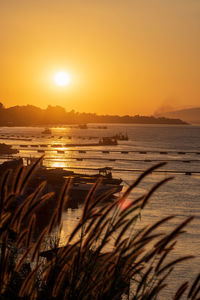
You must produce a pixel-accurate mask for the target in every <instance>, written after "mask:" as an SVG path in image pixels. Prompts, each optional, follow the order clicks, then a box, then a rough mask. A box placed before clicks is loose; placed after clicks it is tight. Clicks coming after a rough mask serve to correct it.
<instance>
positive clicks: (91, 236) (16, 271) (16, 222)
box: [0, 158, 200, 300]
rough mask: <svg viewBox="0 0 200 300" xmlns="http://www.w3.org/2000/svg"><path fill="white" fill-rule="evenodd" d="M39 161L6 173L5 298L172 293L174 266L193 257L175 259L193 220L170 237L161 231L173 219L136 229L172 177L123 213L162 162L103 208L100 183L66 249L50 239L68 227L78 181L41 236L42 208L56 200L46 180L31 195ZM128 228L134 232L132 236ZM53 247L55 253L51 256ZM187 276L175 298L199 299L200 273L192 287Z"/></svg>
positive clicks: (2, 201) (1, 265) (0, 264)
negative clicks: (64, 222) (64, 221)
mask: <svg viewBox="0 0 200 300" xmlns="http://www.w3.org/2000/svg"><path fill="white" fill-rule="evenodd" d="M41 159H42V158H41ZM39 162H40V160H38V161H37V162H36V163H34V164H33V165H31V166H29V167H28V168H25V167H23V166H20V167H19V168H18V169H17V170H15V171H14V172H12V171H9V170H6V171H5V173H4V175H3V176H1V185H0V197H1V198H0V299H1V300H7V299H24V300H25V299H41V300H44V299H69V300H70V299H72V300H75V299H76V300H84V299H88V300H89V299H91V300H92V299H94V300H97V299H98V300H99V299H101V300H106V299H107V300H111V299H113V300H115V299H116V300H118V299H121V296H122V295H123V294H127V296H126V299H132V300H136V299H143V300H147V299H159V296H160V293H161V292H162V290H163V289H165V288H168V289H169V288H170V281H169V282H168V286H167V279H169V278H168V277H169V275H170V273H171V272H172V271H173V269H174V267H176V265H177V264H178V263H182V262H185V261H186V260H188V259H191V258H192V256H185V257H178V258H177V259H175V260H172V261H171V260H170V254H171V252H172V251H173V249H174V247H175V244H176V240H177V238H178V237H179V236H180V235H181V234H183V233H184V230H185V226H186V225H187V224H188V223H189V222H190V221H191V220H192V217H190V218H187V219H186V220H185V221H184V222H182V223H181V224H179V225H177V227H175V228H174V229H173V230H172V231H171V232H166V233H162V234H161V233H160V232H159V228H160V226H161V225H162V224H164V223H167V222H169V221H170V220H171V219H172V218H174V216H169V217H165V218H161V219H160V220H159V221H158V222H157V223H155V224H153V225H149V226H144V227H142V228H141V229H140V230H139V231H134V225H135V223H136V222H137V220H138V218H140V216H141V213H142V210H143V209H144V208H145V206H146V205H147V203H148V201H149V199H150V197H151V196H152V194H153V193H154V192H155V191H156V190H157V189H158V188H159V187H160V186H161V185H163V184H164V183H166V182H167V181H169V180H171V179H172V178H167V179H164V180H162V181H160V182H158V183H157V184H155V185H154V186H153V187H151V188H150V189H149V191H148V192H147V193H145V194H144V195H142V196H140V197H136V198H135V199H134V200H132V202H131V203H130V204H129V205H128V206H126V207H125V208H124V209H123V210H122V209H120V206H121V205H122V204H123V203H124V201H125V200H126V199H127V197H128V196H129V195H130V193H134V190H135V188H136V187H138V185H139V184H140V183H141V181H142V180H143V179H145V178H146V176H148V175H149V174H151V172H152V171H154V170H155V169H157V168H159V167H161V166H162V165H163V163H160V164H157V165H155V166H153V167H151V168H149V169H148V170H147V171H145V172H144V173H143V174H141V175H140V176H139V177H138V178H137V179H136V180H135V181H134V182H133V183H132V184H131V186H130V187H129V188H128V189H127V190H126V191H125V192H124V194H123V195H122V196H121V197H120V198H118V199H116V200H115V201H114V202H112V203H107V204H106V203H103V202H102V204H101V205H100V206H99V203H100V202H101V200H102V199H103V198H104V196H105V195H101V197H99V198H94V194H95V190H96V188H97V187H98V185H99V184H100V182H99V181H97V182H96V183H95V184H94V185H93V187H92V189H91V190H90V192H89V194H88V195H87V198H86V199H85V203H84V206H83V209H82V216H81V218H80V220H79V221H78V224H77V225H76V226H75V228H74V229H73V230H72V232H68V233H67V234H68V237H67V242H66V243H65V245H64V246H63V247H59V235H58V237H57V238H55V239H53V237H52V236H49V235H50V234H52V233H53V231H54V230H55V228H56V226H58V224H61V218H62V212H63V208H64V206H65V205H66V203H67V201H68V200H69V198H68V191H69V189H70V183H71V180H67V181H66V183H65V185H64V186H63V189H62V190H61V193H60V197H59V199H57V205H56V209H54V210H53V211H52V215H51V219H50V222H48V224H46V227H45V228H44V229H43V230H42V232H40V233H39V235H37V237H36V238H35V237H34V236H35V234H34V233H35V230H36V228H35V221H36V214H37V208H38V207H40V206H41V205H44V204H45V202H46V201H47V200H48V199H50V198H51V197H52V194H51V193H43V189H44V188H45V182H42V183H41V184H40V185H39V186H38V187H37V188H36V189H35V190H34V191H33V192H32V193H30V194H27V193H26V190H27V187H28V185H29V182H30V179H31V177H32V174H33V173H34V172H35V171H36V169H37V167H38V165H39ZM10 182H11V184H9V183H10ZM131 229H132V230H131ZM129 230H131V235H130V234H129V235H128V234H127V232H128V231H129ZM113 237H114V238H115V239H114V247H113V248H112V250H109V251H108V250H106V247H107V246H108V244H109V242H110V241H111V240H112V238H113ZM46 244H48V245H49V246H50V248H51V249H50V251H44V246H45V245H46ZM44 257H46V258H47V259H44ZM187 277H188V276H187V274H186V275H185V281H184V282H183V284H182V285H181V286H180V287H179V288H178V289H177V291H176V292H175V291H174V296H173V299H174V300H178V299H181V298H182V296H183V295H185V297H186V299H192V300H195V299H196V300H197V299H199V296H200V295H199V293H200V275H198V276H197V277H196V279H195V280H194V282H193V284H189V282H188V280H187Z"/></svg>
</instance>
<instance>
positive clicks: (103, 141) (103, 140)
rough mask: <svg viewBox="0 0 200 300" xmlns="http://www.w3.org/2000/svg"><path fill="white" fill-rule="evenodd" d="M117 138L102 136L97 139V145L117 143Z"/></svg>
mask: <svg viewBox="0 0 200 300" xmlns="http://www.w3.org/2000/svg"><path fill="white" fill-rule="evenodd" d="M117 144H118V143H117V140H116V138H114V137H102V138H100V140H99V145H102V146H107V145H117Z"/></svg>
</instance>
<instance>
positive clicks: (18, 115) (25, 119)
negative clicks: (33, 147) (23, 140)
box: [0, 103, 187, 126]
mask: <svg viewBox="0 0 200 300" xmlns="http://www.w3.org/2000/svg"><path fill="white" fill-rule="evenodd" d="M84 123H124V124H180V125H181V124H187V123H186V122H184V121H182V120H180V119H171V118H166V117H158V118H156V117H153V116H140V115H135V116H129V115H125V116H118V115H97V114H95V113H85V112H84V113H79V112H75V111H74V110H72V111H70V112H66V110H65V109H64V108H63V107H61V106H51V105H49V106H48V107H47V108H46V109H41V108H39V107H36V106H33V105H26V106H13V107H9V108H5V107H4V105H3V104H2V103H0V126H40V125H42V126H43V125H58V124H84Z"/></svg>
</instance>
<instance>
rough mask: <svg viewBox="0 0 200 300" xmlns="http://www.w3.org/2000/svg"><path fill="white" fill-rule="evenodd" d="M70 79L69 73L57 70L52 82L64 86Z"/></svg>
mask: <svg viewBox="0 0 200 300" xmlns="http://www.w3.org/2000/svg"><path fill="white" fill-rule="evenodd" d="M70 81H71V80H70V75H69V74H68V73H67V72H63V71H59V72H56V74H55V75H54V82H55V84H56V85H59V86H66V85H68V84H69V83H70Z"/></svg>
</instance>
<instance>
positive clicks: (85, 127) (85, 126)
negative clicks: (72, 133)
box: [78, 124, 88, 129]
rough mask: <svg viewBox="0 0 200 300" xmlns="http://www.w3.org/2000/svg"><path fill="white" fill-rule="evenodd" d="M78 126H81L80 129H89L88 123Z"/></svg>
mask: <svg viewBox="0 0 200 300" xmlns="http://www.w3.org/2000/svg"><path fill="white" fill-rule="evenodd" d="M78 128H80V129H88V126H87V124H79V125H78Z"/></svg>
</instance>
